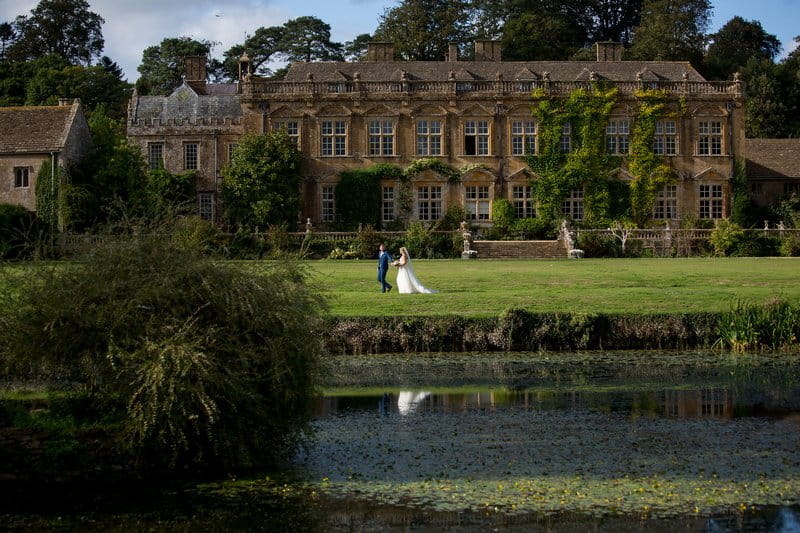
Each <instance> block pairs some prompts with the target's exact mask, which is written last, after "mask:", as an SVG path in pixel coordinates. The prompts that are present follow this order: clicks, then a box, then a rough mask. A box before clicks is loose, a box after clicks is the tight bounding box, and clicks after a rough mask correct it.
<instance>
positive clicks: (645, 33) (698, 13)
mask: <svg viewBox="0 0 800 533" xmlns="http://www.w3.org/2000/svg"><path fill="white" fill-rule="evenodd" d="M710 16H711V2H710V1H709V0H645V2H644V5H643V6H642V18H641V22H640V24H639V25H638V26H637V27H636V28H635V29H634V32H633V46H632V47H631V49H630V50H629V54H628V56H629V57H630V58H632V59H639V60H645V61H689V62H691V63H692V64H693V65H701V64H702V60H703V48H704V43H705V32H706V29H707V28H708V23H709V19H710Z"/></svg>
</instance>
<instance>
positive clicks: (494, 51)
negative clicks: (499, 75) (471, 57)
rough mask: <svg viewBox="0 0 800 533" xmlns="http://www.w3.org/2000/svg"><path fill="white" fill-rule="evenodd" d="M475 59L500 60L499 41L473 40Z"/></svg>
mask: <svg viewBox="0 0 800 533" xmlns="http://www.w3.org/2000/svg"><path fill="white" fill-rule="evenodd" d="M475 61H500V41H492V40H490V39H481V40H479V41H475Z"/></svg>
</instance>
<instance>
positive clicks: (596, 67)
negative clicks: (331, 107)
mask: <svg viewBox="0 0 800 533" xmlns="http://www.w3.org/2000/svg"><path fill="white" fill-rule="evenodd" d="M398 71H405V72H407V73H408V75H409V77H410V79H420V80H428V81H447V79H448V76H449V73H450V72H451V71H452V72H456V73H461V75H463V74H464V73H468V74H469V76H470V77H471V79H475V80H486V81H492V80H495V79H497V75H498V74H501V75H502V76H503V79H504V80H506V81H511V80H515V79H526V78H524V77H523V78H520V77H519V76H518V75H519V74H520V73H521V72H524V73H527V72H530V73H531V74H534V75H535V77H533V76H532V77H531V78H528V79H541V78H543V77H544V76H543V74H544V73H545V72H547V73H548V75H549V77H550V80H552V81H573V80H576V79H579V77H580V76H581V74H582V73H583V72H584V71H586V72H594V73H595V74H596V75H597V77H598V79H605V80H609V81H636V74H637V73H638V72H645V73H647V77H648V78H653V79H663V80H673V81H681V80H682V79H683V74H684V73H685V74H686V76H687V80H688V81H705V79H704V78H703V77H702V76H701V75H700V74H699V73H698V72H697V71H696V70H695V69H694V67H692V65H691V64H690V63H688V62H686V61H359V62H355V63H346V62H337V61H323V62H314V63H303V62H297V63H292V64H291V66H290V67H289V71H288V72H287V73H286V77H285V78H284V80H285V81H295V82H301V81H307V80H308V75H309V74H311V75H313V79H314V81H321V82H326V81H339V80H341V75H342V74H345V75H349V76H353V75H354V74H355V73H356V72H358V73H359V74H360V75H361V80H362V81H399V80H400V76H399V75H398ZM458 76H459V74H457V77H458ZM458 79H462V78H458Z"/></svg>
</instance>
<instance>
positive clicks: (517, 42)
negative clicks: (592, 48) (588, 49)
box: [502, 12, 582, 61]
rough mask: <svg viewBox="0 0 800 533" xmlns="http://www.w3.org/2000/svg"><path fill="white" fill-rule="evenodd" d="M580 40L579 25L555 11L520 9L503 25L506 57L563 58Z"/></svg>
mask: <svg viewBox="0 0 800 533" xmlns="http://www.w3.org/2000/svg"><path fill="white" fill-rule="evenodd" d="M581 43H582V38H581V34H580V29H579V28H577V27H576V26H575V25H574V24H572V23H571V22H570V21H569V20H568V19H567V18H566V17H563V16H561V15H558V14H548V13H536V12H529V13H523V14H522V15H519V16H517V17H514V18H512V19H510V20H509V21H508V22H506V24H505V26H504V27H503V40H502V49H503V58H504V59H507V60H510V61H549V60H553V61H555V60H564V59H567V58H568V57H570V56H571V55H572V54H574V53H575V52H576V51H577V50H578V49H579V48H580V47H581Z"/></svg>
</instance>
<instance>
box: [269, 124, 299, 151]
mask: <svg viewBox="0 0 800 533" xmlns="http://www.w3.org/2000/svg"><path fill="white" fill-rule="evenodd" d="M290 124H293V125H294V127H293V128H290V127H289V125H290ZM280 130H284V131H285V132H286V134H287V135H288V136H289V138H290V139H292V140H293V141H294V144H295V146H297V148H300V135H301V134H302V121H301V120H300V119H299V118H279V119H275V120H273V121H272V131H280Z"/></svg>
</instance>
